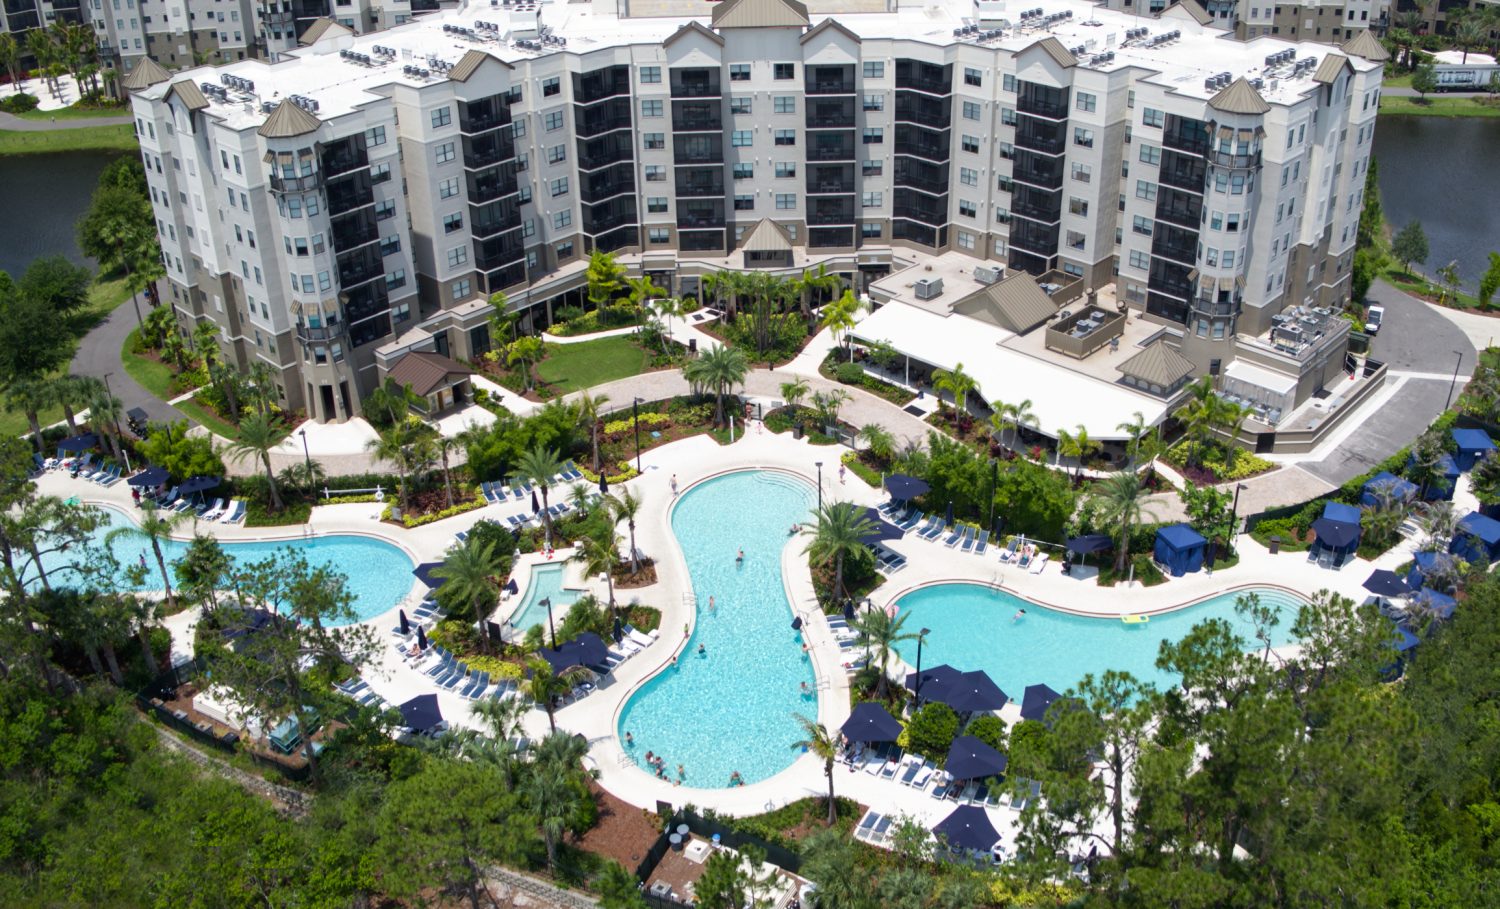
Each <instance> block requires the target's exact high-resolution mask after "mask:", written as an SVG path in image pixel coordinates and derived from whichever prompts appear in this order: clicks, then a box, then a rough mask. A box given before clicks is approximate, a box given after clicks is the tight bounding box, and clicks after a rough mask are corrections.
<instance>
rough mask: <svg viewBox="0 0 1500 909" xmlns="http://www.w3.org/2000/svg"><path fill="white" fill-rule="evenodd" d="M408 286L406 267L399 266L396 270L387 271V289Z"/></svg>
mask: <svg viewBox="0 0 1500 909" xmlns="http://www.w3.org/2000/svg"><path fill="white" fill-rule="evenodd" d="M405 286H406V269H404V268H398V269H396V270H395V271H388V272H386V273H385V289H386V290H395V289H396V288H398V287H405Z"/></svg>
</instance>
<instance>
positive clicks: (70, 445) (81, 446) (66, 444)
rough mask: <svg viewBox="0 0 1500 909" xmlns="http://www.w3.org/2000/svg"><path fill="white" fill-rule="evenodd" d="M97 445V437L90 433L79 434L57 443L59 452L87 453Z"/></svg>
mask: <svg viewBox="0 0 1500 909" xmlns="http://www.w3.org/2000/svg"><path fill="white" fill-rule="evenodd" d="M98 444H99V437H98V436H96V435H94V434H93V433H91V432H83V433H79V434H78V435H76V436H70V437H69V438H66V439H63V440H62V441H61V442H58V443H57V447H58V449H59V450H60V451H88V450H89V449H90V448H93V447H94V446H95V445H98Z"/></svg>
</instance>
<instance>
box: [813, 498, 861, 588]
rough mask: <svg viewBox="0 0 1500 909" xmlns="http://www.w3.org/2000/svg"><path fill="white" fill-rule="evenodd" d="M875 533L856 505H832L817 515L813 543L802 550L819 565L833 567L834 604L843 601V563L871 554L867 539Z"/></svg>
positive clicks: (826, 506) (844, 503)
mask: <svg viewBox="0 0 1500 909" xmlns="http://www.w3.org/2000/svg"><path fill="white" fill-rule="evenodd" d="M874 529H875V524H874V522H872V521H871V520H870V519H869V518H867V517H865V514H864V511H863V509H861V508H860V507H859V506H857V505H855V504H854V503H853V502H829V503H828V504H826V505H824V506H823V508H822V509H821V510H819V511H818V512H817V515H816V519H815V523H814V525H813V535H812V541H811V542H809V543H808V544H807V548H806V549H804V550H803V552H804V553H806V554H807V555H810V556H812V560H813V561H814V562H815V563H816V564H819V565H827V564H828V563H829V562H832V563H833V602H834V603H837V602H839V601H840V600H842V599H843V597H844V562H845V561H846V560H848V559H851V558H857V557H859V556H862V555H868V554H869V553H870V547H869V546H867V545H865V541H864V538H865V536H866V535H868V534H869V533H870V532H871V531H873V530H874Z"/></svg>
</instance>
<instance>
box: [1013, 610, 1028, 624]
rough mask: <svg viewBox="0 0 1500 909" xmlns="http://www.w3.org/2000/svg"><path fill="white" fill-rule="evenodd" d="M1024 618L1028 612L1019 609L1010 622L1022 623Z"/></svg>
mask: <svg viewBox="0 0 1500 909" xmlns="http://www.w3.org/2000/svg"><path fill="white" fill-rule="evenodd" d="M1024 618H1026V610H1024V609H1017V610H1016V614H1015V615H1013V616H1011V617H1010V620H1011V621H1012V622H1019V621H1021V620H1022V619H1024Z"/></svg>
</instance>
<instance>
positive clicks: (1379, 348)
mask: <svg viewBox="0 0 1500 909" xmlns="http://www.w3.org/2000/svg"><path fill="white" fill-rule="evenodd" d="M1365 299H1366V301H1367V302H1369V303H1371V304H1379V305H1381V306H1384V307H1385V322H1384V323H1383V324H1382V325H1381V326H1380V334H1378V335H1376V336H1375V340H1374V342H1373V343H1372V344H1371V345H1370V355H1371V356H1373V357H1375V358H1376V359H1377V360H1383V361H1385V362H1386V363H1387V364H1388V365H1389V366H1390V368H1391V371H1392V372H1420V373H1438V374H1441V375H1446V376H1451V375H1452V374H1453V367H1454V364H1455V362H1456V361H1457V360H1458V359H1459V357H1458V355H1459V354H1462V357H1463V359H1462V362H1461V363H1458V369H1459V375H1468V374H1469V373H1470V372H1472V371H1473V369H1474V345H1473V343H1471V342H1470V340H1469V335H1468V334H1467V333H1465V332H1464V330H1463V329H1462V328H1460V327H1459V326H1458V325H1455V324H1454V320H1452V319H1449V318H1448V317H1447V315H1448V314H1447V312H1446V311H1445V310H1442V309H1440V308H1438V307H1435V306H1432V305H1431V304H1429V303H1427V302H1426V301H1423V300H1418V299H1417V298H1415V297H1411V296H1407V295H1406V294H1404V293H1402V292H1401V291H1399V290H1397V289H1396V288H1394V287H1392V286H1391V285H1389V284H1387V283H1386V282H1384V281H1376V282H1375V283H1374V284H1372V285H1370V292H1369V293H1368V294H1366V296H1365ZM1456 315H1464V314H1462V313H1458V314H1456ZM1481 318H1482V317H1481ZM1494 324H1495V326H1496V327H1497V328H1500V322H1496V323H1494ZM1497 333H1500V332H1497Z"/></svg>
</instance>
